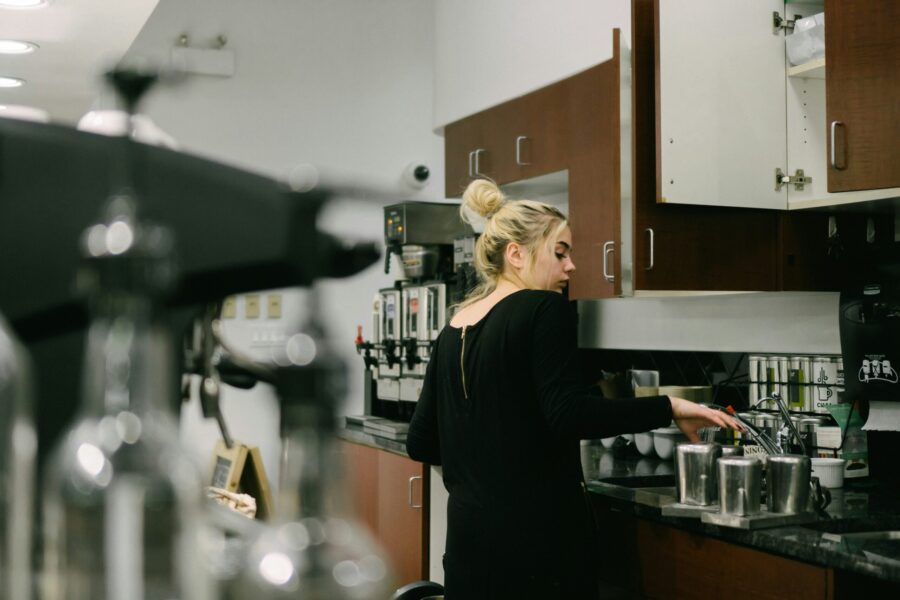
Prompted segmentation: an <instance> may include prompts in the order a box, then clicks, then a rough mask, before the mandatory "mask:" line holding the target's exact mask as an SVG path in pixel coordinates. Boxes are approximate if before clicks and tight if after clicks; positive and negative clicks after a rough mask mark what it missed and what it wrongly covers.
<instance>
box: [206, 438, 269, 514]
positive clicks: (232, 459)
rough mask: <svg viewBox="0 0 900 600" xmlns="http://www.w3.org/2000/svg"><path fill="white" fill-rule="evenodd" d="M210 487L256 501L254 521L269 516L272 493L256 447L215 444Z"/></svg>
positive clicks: (236, 444)
mask: <svg viewBox="0 0 900 600" xmlns="http://www.w3.org/2000/svg"><path fill="white" fill-rule="evenodd" d="M210 479H211V483H210V485H212V487H217V488H222V489H225V490H228V491H229V492H235V493H238V494H247V495H249V496H253V498H255V499H256V518H257V519H262V520H267V519H268V518H269V517H270V516H271V515H272V492H271V491H270V490H269V479H268V478H267V477H266V468H265V467H264V466H263V461H262V455H261V454H260V453H259V448H257V447H256V446H247V445H246V444H239V443H237V442H235V443H234V444H233V445H232V446H231V448H229V447H227V446H226V445H225V442H224V441H223V440H219V441H218V442H217V443H216V448H215V451H214V454H213V464H212V476H211V478H210Z"/></svg>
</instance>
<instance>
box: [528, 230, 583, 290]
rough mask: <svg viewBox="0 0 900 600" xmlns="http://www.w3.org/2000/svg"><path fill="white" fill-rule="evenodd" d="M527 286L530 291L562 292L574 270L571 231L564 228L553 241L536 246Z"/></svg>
mask: <svg viewBox="0 0 900 600" xmlns="http://www.w3.org/2000/svg"><path fill="white" fill-rule="evenodd" d="M535 252H536V256H535V257H534V264H533V266H532V268H531V273H530V274H529V277H528V284H529V286H528V287H530V288H531V289H536V290H547V291H553V292H560V293H561V292H562V291H563V289H564V288H565V287H566V286H567V285H569V275H570V274H571V273H572V271H574V270H575V263H573V262H572V231H571V230H570V229H569V227H568V226H566V227H564V228H563V229H562V231H560V232H559V233H558V234H557V235H556V236H555V237H554V238H553V239H551V240H548V241H547V243H543V244H540V245H538V247H537V248H536V249H535Z"/></svg>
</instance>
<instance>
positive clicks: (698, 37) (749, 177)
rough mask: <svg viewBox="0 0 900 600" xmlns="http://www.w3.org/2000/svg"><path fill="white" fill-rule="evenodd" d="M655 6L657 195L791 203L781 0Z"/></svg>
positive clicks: (675, 199) (720, 202) (673, 199)
mask: <svg viewBox="0 0 900 600" xmlns="http://www.w3.org/2000/svg"><path fill="white" fill-rule="evenodd" d="M655 5H656V6H655V8H656V22H655V28H656V40H655V44H656V46H655V48H656V61H655V69H656V85H655V94H656V98H657V107H656V110H657V147H656V150H657V155H658V158H657V169H658V172H657V174H658V177H657V194H656V196H657V201H658V202H665V203H669V204H695V205H705V206H734V207H744V208H767V209H785V208H787V200H788V196H787V188H786V187H782V188H779V189H777V190H776V186H775V170H776V169H782V170H784V169H786V167H787V151H786V147H785V146H786V145H785V119H786V103H785V78H786V77H785V47H784V37H783V36H782V35H776V34H774V33H773V31H772V23H771V20H772V13H773V12H779V13H783V12H784V1H783V0H755V1H754V2H746V1H745V0H690V1H689V2H679V1H675V0H656V2H655ZM634 48H635V50H636V51H637V49H638V48H637V46H634Z"/></svg>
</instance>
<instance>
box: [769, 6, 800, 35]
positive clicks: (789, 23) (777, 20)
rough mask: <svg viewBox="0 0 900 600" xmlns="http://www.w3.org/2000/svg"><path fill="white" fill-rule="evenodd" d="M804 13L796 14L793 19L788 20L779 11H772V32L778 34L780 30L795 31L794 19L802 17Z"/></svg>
mask: <svg viewBox="0 0 900 600" xmlns="http://www.w3.org/2000/svg"><path fill="white" fill-rule="evenodd" d="M802 18H803V15H794V18H793V19H792V20H787V19H785V18H784V17H782V16H781V15H780V14H778V11H775V12H773V13H772V33H774V34H777V33H778V32H780V31H787V32H789V33H793V32H794V21H796V20H797V19H802Z"/></svg>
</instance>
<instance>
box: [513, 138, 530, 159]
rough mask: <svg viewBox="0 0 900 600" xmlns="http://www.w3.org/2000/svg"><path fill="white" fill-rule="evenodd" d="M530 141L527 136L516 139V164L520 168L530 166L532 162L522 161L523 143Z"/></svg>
mask: <svg viewBox="0 0 900 600" xmlns="http://www.w3.org/2000/svg"><path fill="white" fill-rule="evenodd" d="M527 139H528V136H527V135H520V136H519V137H517V138H516V164H517V165H519V166H520V167H524V166H526V165H530V164H531V162H524V161H522V142H524V141H525V140H527Z"/></svg>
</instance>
